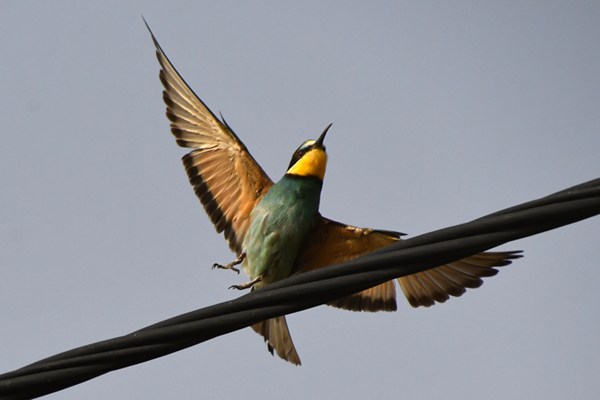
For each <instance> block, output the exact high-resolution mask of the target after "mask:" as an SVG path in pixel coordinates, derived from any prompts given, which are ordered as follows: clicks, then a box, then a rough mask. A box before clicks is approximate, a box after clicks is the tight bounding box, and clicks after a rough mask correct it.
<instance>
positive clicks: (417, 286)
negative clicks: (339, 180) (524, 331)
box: [296, 217, 521, 311]
mask: <svg viewBox="0 0 600 400" xmlns="http://www.w3.org/2000/svg"><path fill="white" fill-rule="evenodd" d="M400 236H401V234H400V233H398V232H390V231H380V230H374V229H369V228H357V227H354V226H349V225H344V224H340V223H339V222H334V221H331V220H328V219H326V218H323V217H321V218H320V219H319V221H318V222H317V225H316V227H315V229H314V233H312V234H311V236H310V237H309V239H308V240H307V242H306V243H305V244H304V247H303V249H302V250H301V252H300V257H299V259H298V261H297V266H296V271H297V272H299V273H300V272H306V271H310V270H313V269H317V268H323V267H326V266H327V265H332V264H339V263H342V262H344V261H349V260H352V259H354V258H357V257H359V256H361V255H364V254H367V253H369V252H371V251H374V250H377V249H379V248H381V247H385V246H389V245H390V244H392V243H394V242H396V241H398V240H400ZM520 257H521V256H520V255H519V254H517V252H487V253H480V254H476V255H474V256H471V257H467V258H464V259H462V260H459V261H456V262H453V263H450V264H447V265H443V266H441V267H437V268H433V269H430V270H427V271H423V272H419V273H416V274H413V275H409V276H406V277H402V278H398V283H399V284H400V287H401V289H402V291H403V292H404V295H405V296H406V298H407V299H408V301H409V303H410V304H411V305H412V306H413V307H418V306H425V307H428V306H431V305H433V304H434V303H435V302H436V301H437V302H440V303H443V302H444V301H446V300H448V298H449V296H460V295H462V294H463V293H464V292H465V291H466V288H476V287H479V286H481V284H482V283H483V281H482V280H481V278H482V277H486V276H493V275H496V273H497V272H498V271H497V270H496V269H494V267H501V266H504V265H508V264H510V263H511V260H513V259H516V258H520ZM329 305H332V306H334V307H338V308H343V309H347V310H351V311H395V310H396V291H395V288H394V281H388V282H385V283H383V284H381V285H378V286H375V287H372V288H370V289H367V290H364V291H362V292H359V293H356V294H354V295H351V296H347V297H344V298H341V299H338V300H335V301H333V302H331V303H329Z"/></svg>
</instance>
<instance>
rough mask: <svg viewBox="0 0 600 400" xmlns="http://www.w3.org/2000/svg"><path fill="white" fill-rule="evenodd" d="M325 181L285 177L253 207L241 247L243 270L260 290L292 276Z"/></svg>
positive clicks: (315, 212) (317, 206)
mask: <svg viewBox="0 0 600 400" xmlns="http://www.w3.org/2000/svg"><path fill="white" fill-rule="evenodd" d="M322 185H323V184H322V182H321V181H320V180H319V179H315V178H310V177H297V176H293V175H285V176H284V177H283V178H281V180H280V181H279V182H277V183H276V184H275V185H274V186H273V187H272V188H271V189H270V190H269V192H268V193H267V194H266V195H265V196H264V197H263V198H262V199H261V201H260V202H259V203H258V204H257V205H256V207H254V209H253V210H252V213H251V214H250V227H249V228H248V232H247V233H246V237H245V239H244V242H243V244H242V247H243V251H244V252H245V253H246V259H245V263H244V267H245V268H246V271H247V272H248V274H249V275H250V278H255V277H256V276H258V275H261V274H266V275H265V276H264V279H263V281H262V282H259V284H257V285H255V286H256V287H257V288H259V287H260V286H264V285H265V284H269V283H271V282H275V281H277V280H280V279H283V278H286V277H287V276H289V275H290V273H291V270H292V267H293V265H294V261H295V260H296V257H297V255H298V251H299V249H300V246H301V244H302V241H303V239H304V238H305V237H306V235H307V234H308V233H309V232H310V230H311V228H312V227H313V224H314V221H315V218H316V217H317V215H318V212H319V200H320V197H321V187H322Z"/></svg>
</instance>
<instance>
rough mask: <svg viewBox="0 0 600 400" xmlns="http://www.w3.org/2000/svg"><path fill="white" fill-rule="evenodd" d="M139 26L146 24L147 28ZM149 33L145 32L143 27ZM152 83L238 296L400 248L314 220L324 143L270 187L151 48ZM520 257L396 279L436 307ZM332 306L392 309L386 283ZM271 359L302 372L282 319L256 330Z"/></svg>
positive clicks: (419, 301) (366, 232) (308, 146)
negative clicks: (224, 247) (238, 280)
mask: <svg viewBox="0 0 600 400" xmlns="http://www.w3.org/2000/svg"><path fill="white" fill-rule="evenodd" d="M146 26H147V24H146ZM148 30H150V28H149V27H148ZM150 34H151V35H152V40H153V41H154V44H155V46H156V55H157V58H158V62H159V63H160V66H161V70H160V80H161V82H162V84H163V86H164V91H163V100H164V102H165V103H166V106H167V118H168V119H169V120H170V121H171V132H172V133H173V135H174V136H175V138H176V141H177V144H178V145H179V146H182V147H187V148H192V149H193V150H192V151H191V152H190V153H188V154H186V155H185V156H184V157H183V164H184V166H185V170H186V172H187V174H188V177H189V180H190V183H191V184H192V186H193V187H194V191H195V192H196V195H197V196H198V197H199V199H200V202H201V203H202V205H203V206H204V209H205V211H206V213H207V214H208V216H209V217H210V219H211V221H212V222H213V224H214V225H215V228H216V230H217V232H219V233H220V232H223V233H224V235H225V238H226V239H227V241H228V242H229V247H230V248H231V250H232V251H234V252H235V253H236V254H237V259H236V260H235V261H233V262H231V263H229V264H227V265H224V266H223V265H219V264H215V265H214V266H213V267H219V268H226V269H232V270H236V271H238V272H239V270H237V268H236V267H235V266H236V265H238V264H242V266H243V269H244V271H245V272H246V273H247V274H248V275H249V277H250V281H249V282H247V283H245V284H241V285H234V287H236V288H238V289H243V288H249V287H251V288H252V289H260V288H261V287H263V286H265V285H268V284H270V283H272V282H275V281H277V280H280V279H283V278H286V277H288V276H290V275H291V274H296V273H302V272H306V271H309V270H313V269H317V268H323V267H326V266H328V265H332V264H339V263H342V262H344V261H349V260H351V259H354V258H356V257H358V256H361V255H363V254H366V253H369V252H371V251H374V250H376V249H379V248H381V247H384V246H388V245H390V244H393V243H395V242H397V241H398V240H400V236H401V235H402V234H400V233H399V232H392V231H385V230H375V229H370V228H358V227H355V226H351V225H346V224H342V223H339V222H335V221H332V220H329V219H327V218H325V217H323V216H321V215H320V213H319V200H320V196H321V187H322V185H323V178H324V176H325V167H326V164H327V153H326V150H325V144H324V139H325V135H326V134H327V130H328V129H329V127H330V126H331V125H329V126H328V127H327V128H325V130H324V131H323V133H322V134H321V136H319V138H318V139H317V140H308V141H306V142H304V143H303V144H302V145H301V146H300V147H299V148H298V149H297V150H296V151H295V152H294V154H293V156H292V160H291V162H290V165H289V167H288V169H287V172H286V173H285V174H284V175H283V177H282V178H281V179H280V180H279V181H278V182H277V183H273V182H272V181H271V179H269V177H268V176H267V174H266V173H265V172H264V171H263V169H262V168H261V167H260V165H259V164H258V163H257V162H256V161H255V160H254V158H253V157H252V156H251V155H250V153H249V152H248V149H247V148H246V146H245V145H244V144H243V143H242V141H241V140H240V139H239V138H238V136H237V135H236V134H235V133H234V131H233V130H232V129H231V127H230V126H229V125H228V124H227V123H226V122H225V120H224V119H223V118H221V120H219V119H218V118H217V117H216V116H215V115H214V114H213V113H212V112H211V111H210V109H209V108H208V107H207V106H206V104H204V102H203V101H202V100H200V98H199V97H198V96H196V94H195V93H194V91H193V90H192V89H191V88H190V87H189V86H188V85H187V83H186V82H185V81H184V80H183V78H182V77H181V75H179V73H178V72H177V70H176V69H175V67H173V65H172V64H171V62H170V61H169V59H168V58H167V56H166V55H165V53H164V52H163V50H162V48H161V47H160V45H159V44H158V42H157V40H156V38H155V37H154V35H153V33H152V31H150ZM517 253H518V252H513V251H509V252H486V253H480V254H476V255H473V256H471V257H467V258H465V259H462V260H459V261H455V262H452V263H449V264H447V265H443V266H440V267H437V268H433V269H429V270H427V271H423V272H419V273H416V274H413V275H409V276H405V277H401V278H399V279H398V280H397V281H398V283H399V285H400V288H401V289H402V291H403V292H404V295H405V296H406V298H407V299H408V302H409V303H410V304H411V305H412V306H413V307H418V306H425V307H429V306H431V305H433V304H434V303H435V302H440V303H443V302H444V301H446V300H447V299H448V298H449V296H460V295H462V294H463V293H464V292H465V290H466V288H476V287H479V286H481V284H482V283H483V281H482V280H481V278H482V277H487V276H492V275H495V274H496V273H497V272H498V271H497V270H496V269H495V268H494V267H500V266H504V265H508V264H510V263H511V260H512V259H516V258H519V257H520V255H519V254H517ZM330 305H332V306H334V307H338V308H343V309H347V310H352V311H394V310H396V291H395V284H394V281H393V280H391V281H389V282H386V283H383V284H380V285H378V286H375V287H372V288H370V289H367V290H364V291H362V292H360V293H356V294H354V295H351V296H348V297H344V298H341V299H338V300H335V301H333V302H331V303H330ZM252 328H253V329H254V330H255V331H256V332H257V333H259V334H260V335H262V336H263V338H264V339H265V341H266V342H267V346H268V349H269V351H270V352H271V353H273V350H275V352H277V355H278V356H280V357H281V358H283V359H285V360H287V361H289V362H292V363H294V364H296V365H299V364H300V357H299V356H298V353H297V352H296V349H295V347H294V344H293V342H292V338H291V336H290V333H289V330H288V327H287V323H286V319H285V317H284V316H281V317H277V318H272V319H270V320H267V321H263V322H261V323H258V324H255V325H253V326H252Z"/></svg>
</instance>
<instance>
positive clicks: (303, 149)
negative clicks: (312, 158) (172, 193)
mask: <svg viewBox="0 0 600 400" xmlns="http://www.w3.org/2000/svg"><path fill="white" fill-rule="evenodd" d="M312 148H313V147H312V146H304V144H302V145H301V146H300V147H298V149H297V150H296V151H295V152H294V155H293V156H292V161H290V165H289V167H288V169H290V168H292V166H293V165H294V164H296V162H298V160H299V159H301V158H302V156H304V155H305V154H306V153H308V151H309V150H312Z"/></svg>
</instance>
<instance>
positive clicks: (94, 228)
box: [0, 0, 600, 399]
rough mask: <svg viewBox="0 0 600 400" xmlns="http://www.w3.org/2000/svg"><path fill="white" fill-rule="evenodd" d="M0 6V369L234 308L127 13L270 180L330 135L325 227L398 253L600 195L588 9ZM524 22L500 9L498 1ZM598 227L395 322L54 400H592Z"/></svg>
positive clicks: (228, 351) (593, 31)
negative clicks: (410, 245)
mask: <svg viewBox="0 0 600 400" xmlns="http://www.w3.org/2000/svg"><path fill="white" fill-rule="evenodd" d="M124 3H125V2H117V1H107V2H103V3H102V5H99V4H84V3H83V2H76V1H55V2H25V1H6V0H5V1H3V2H2V4H1V5H0V49H1V50H2V54H3V57H2V59H3V61H2V62H0V76H1V77H2V78H0V79H1V82H2V91H1V94H0V126H1V129H2V145H0V167H1V168H0V182H1V185H2V188H3V190H2V196H0V243H2V245H1V247H2V250H1V251H0V274H1V275H0V276H1V278H0V316H1V318H2V319H3V321H4V323H2V324H0V339H1V343H2V344H1V346H0V371H2V372H4V371H8V370H12V369H15V368H18V367H21V366H23V365H25V364H27V363H30V362H33V361H36V360H38V359H40V358H43V357H46V356H50V355H52V354H55V353H57V352H61V351H64V350H68V349H70V348H73V347H75V346H80V345H84V344H88V343H91V342H94V341H98V340H102V339H107V338H111V337H114V336H118V335H122V334H125V333H129V332H131V331H133V330H136V329H138V328H141V327H143V326H146V325H148V324H151V323H153V322H157V321H159V320H162V319H165V318H167V317H171V316H174V315H176V314H180V313H183V312H186V311H190V310H193V309H196V308H199V307H202V306H207V305H210V304H213V303H216V302H220V301H224V300H227V299H231V298H233V297H235V296H237V295H238V293H235V292H232V291H229V290H227V287H228V286H229V285H231V284H235V283H240V282H243V281H245V277H242V276H236V275H235V274H232V273H229V272H228V271H211V269H210V265H212V263H213V262H226V261H230V260H231V259H232V254H231V253H230V252H229V250H228V249H227V245H226V243H225V241H224V239H223V238H222V237H221V236H219V235H217V234H216V233H215V231H214V228H213V227H212V225H211V224H210V222H209V220H208V218H207V217H206V215H205V214H204V211H203V209H202V207H201V206H200V204H199V202H198V200H197V199H196V197H195V196H194V194H193V191H192V190H191V188H190V186H189V184H188V182H187V177H186V176H185V173H184V170H183V167H182V165H181V162H180V157H181V156H182V155H183V154H184V153H185V150H183V149H180V148H178V147H177V146H176V144H175V142H174V140H173V138H172V136H171V134H170V133H169V129H168V122H167V120H166V118H165V117H164V106H163V104H162V100H161V87H160V83H159V81H158V64H157V62H156V59H155V57H154V49H153V46H152V42H151V40H150V37H149V35H148V33H147V31H146V29H145V27H144V25H143V23H142V20H141V17H140V15H141V14H143V15H144V16H145V17H146V19H147V20H148V22H149V23H150V26H151V27H152V28H153V30H154V32H155V34H156V36H157V38H158V40H159V41H160V43H161V44H162V46H163V48H164V50H165V52H166V53H167V55H168V56H169V57H170V58H171V60H172V62H173V63H174V64H175V66H176V67H177V68H178V69H179V71H180V72H181V73H182V75H183V76H184V78H185V79H186V80H187V82H188V83H189V84H190V85H191V86H192V87H193V89H194V90H195V91H196V93H198V95H200V97H202V99H203V100H205V101H206V102H207V104H208V105H209V107H211V108H212V110H213V111H215V112H218V111H222V112H223V114H224V115H225V117H226V118H227V120H228V122H229V123H230V124H231V125H232V126H233V128H234V129H235V130H236V132H237V133H238V134H239V136H240V137H241V138H242V140H243V141H244V142H245V143H246V145H247V146H248V147H249V149H250V151H251V152H252V154H253V155H254V157H255V158H256V159H257V160H258V161H259V162H260V163H261V165H263V167H264V168H265V170H266V171H267V173H269V175H270V176H271V178H273V179H278V178H279V177H280V176H281V175H282V174H283V172H284V170H285V167H286V166H287V164H288V162H289V157H290V156H291V153H292V151H293V150H294V149H295V148H296V147H297V146H298V145H299V144H300V143H301V142H302V141H303V140H305V139H307V138H310V137H315V136H316V135H317V134H318V133H320V132H321V131H322V130H323V128H324V127H325V126H326V125H327V124H328V123H330V122H333V124H334V125H333V127H332V129H331V130H330V133H329V135H328V137H327V149H328V152H329V160H330V162H329V165H328V171H327V175H326V178H325V187H324V190H323V198H322V212H323V214H324V215H326V216H328V217H330V218H333V219H336V220H340V221H344V222H347V223H352V224H355V225H359V226H373V227H378V228H385V229H395V230H400V231H403V232H407V233H409V234H411V235H415V234H419V233H424V232H427V231H430V230H433V229H437V228H441V227H445V226H448V225H451V224H455V223H460V222H463V221H467V220H470V219H473V218H476V217H479V216H481V215H484V214H487V213H489V212H493V211H496V210H498V209H501V208H505V207H508V206H511V205H514V204H517V203H520V202H523V201H527V200H530V199H534V198H537V197H541V196H544V195H546V194H550V193H552V192H555V191H557V190H560V189H563V188H565V187H567V186H571V185H574V184H577V183H581V182H583V181H586V180H589V179H592V178H596V177H599V176H600V157H599V154H600V131H599V125H600V75H599V73H598V71H600V46H599V45H598V38H599V37H600V4H599V3H598V2H592V1H590V2H568V3H567V2H527V3H526V2H520V5H516V4H513V5H507V3H506V2H497V3H488V2H479V1H477V2H475V1H473V2H375V3H374V4H371V3H367V2H341V1H335V2H333V1H332V2H320V1H319V2H317V1H307V2H302V4H298V3H299V2H296V3H295V2H276V1H272V2H241V1H240V2H233V1H230V2H227V1H225V2H164V3H162V4H160V3H158V2H139V1H138V2H127V4H124ZM515 3H516V2H515ZM599 235H600V219H598V218H596V219H591V220H588V221H584V222H581V223H578V224H575V225H572V226H569V227H565V228H563V229H560V230H557V231H553V232H550V233H546V234H543V235H540V236H537V237H534V238H530V239H526V240H522V241H519V242H516V243H510V244H508V245H505V246H503V247H502V248H503V249H523V250H525V258H524V259H522V260H520V261H518V262H516V263H515V264H513V265H512V266H510V267H508V268H506V269H504V270H502V272H501V273H500V274H499V275H498V276H496V277H494V278H491V279H488V280H486V283H485V284H484V285H483V287H482V288H480V289H477V290H474V291H469V292H468V293H467V294H466V295H464V296H463V297H461V298H459V299H452V300H450V301H449V302H447V303H446V304H443V305H437V306H435V307H433V308H431V309H412V308H411V307H410V306H408V304H407V303H406V302H405V300H404V299H403V298H400V299H399V300H400V301H399V304H400V307H399V310H398V312H397V313H393V314H386V313H380V314H365V313H350V312H344V311H340V310H336V309H331V308H327V307H320V308H317V309H313V310H309V311H305V312H302V313H299V314H296V315H292V316H290V317H289V325H290V329H291V332H292V336H293V338H294V342H295V344H296V347H297V349H298V352H299V354H300V356H301V358H302V361H303V366H302V367H300V368H295V367H292V366H291V365H289V364H287V363H285V362H283V361H281V360H279V359H277V358H273V357H271V356H270V355H269V354H268V353H267V351H266V349H265V345H264V344H263V342H262V339H261V338H260V337H259V336H258V335H256V334H255V333H253V332H251V331H250V330H249V329H246V330H243V331H240V332H236V333H233V334H230V335H226V336H223V337H220V338H218V339H216V340H213V341H210V342H207V343H205V344H203V345H200V346H197V347H194V348H192V349H188V350H186V351H183V352H180V353H177V354H175V355H171V356H168V357H166V358H162V359H159V360H155V361H152V362H148V363H145V364H143V365H139V366H135V367H132V368H128V369H125V370H121V371H116V372H113V373H110V374H108V375H105V376H103V377H100V378H98V379H95V380H93V381H90V382H87V383H84V384H82V385H79V386H76V387H74V388H71V389H68V390H65V391H62V392H59V393H57V394H54V395H51V396H49V397H48V398H55V399H79V398H86V399H106V398H156V399H159V398H182V399H184V398H221V399H226V398H241V397H247V398H254V397H259V396H260V397H261V398H262V399H277V398H283V397H285V398H287V399H305V398H340V397H345V398H349V399H359V398H377V397H382V396H389V397H390V398H407V399H408V398H410V399H429V398H443V399H458V398H461V399H480V398H485V399H507V398H544V399H564V398H577V399H596V398H598V395H600V382H599V381H598V379H597V378H598V376H597V375H598V373H597V372H598V370H599V369H600V348H599V346H598V343H599V342H598V338H599V337H600V320H599V318H598V317H599V315H600V301H599V300H598V297H597V294H596V293H597V288H598V287H599V286H600V272H599V267H600V264H599V263H600V261H599V260H600V246H599V243H598V237H599Z"/></svg>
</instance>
